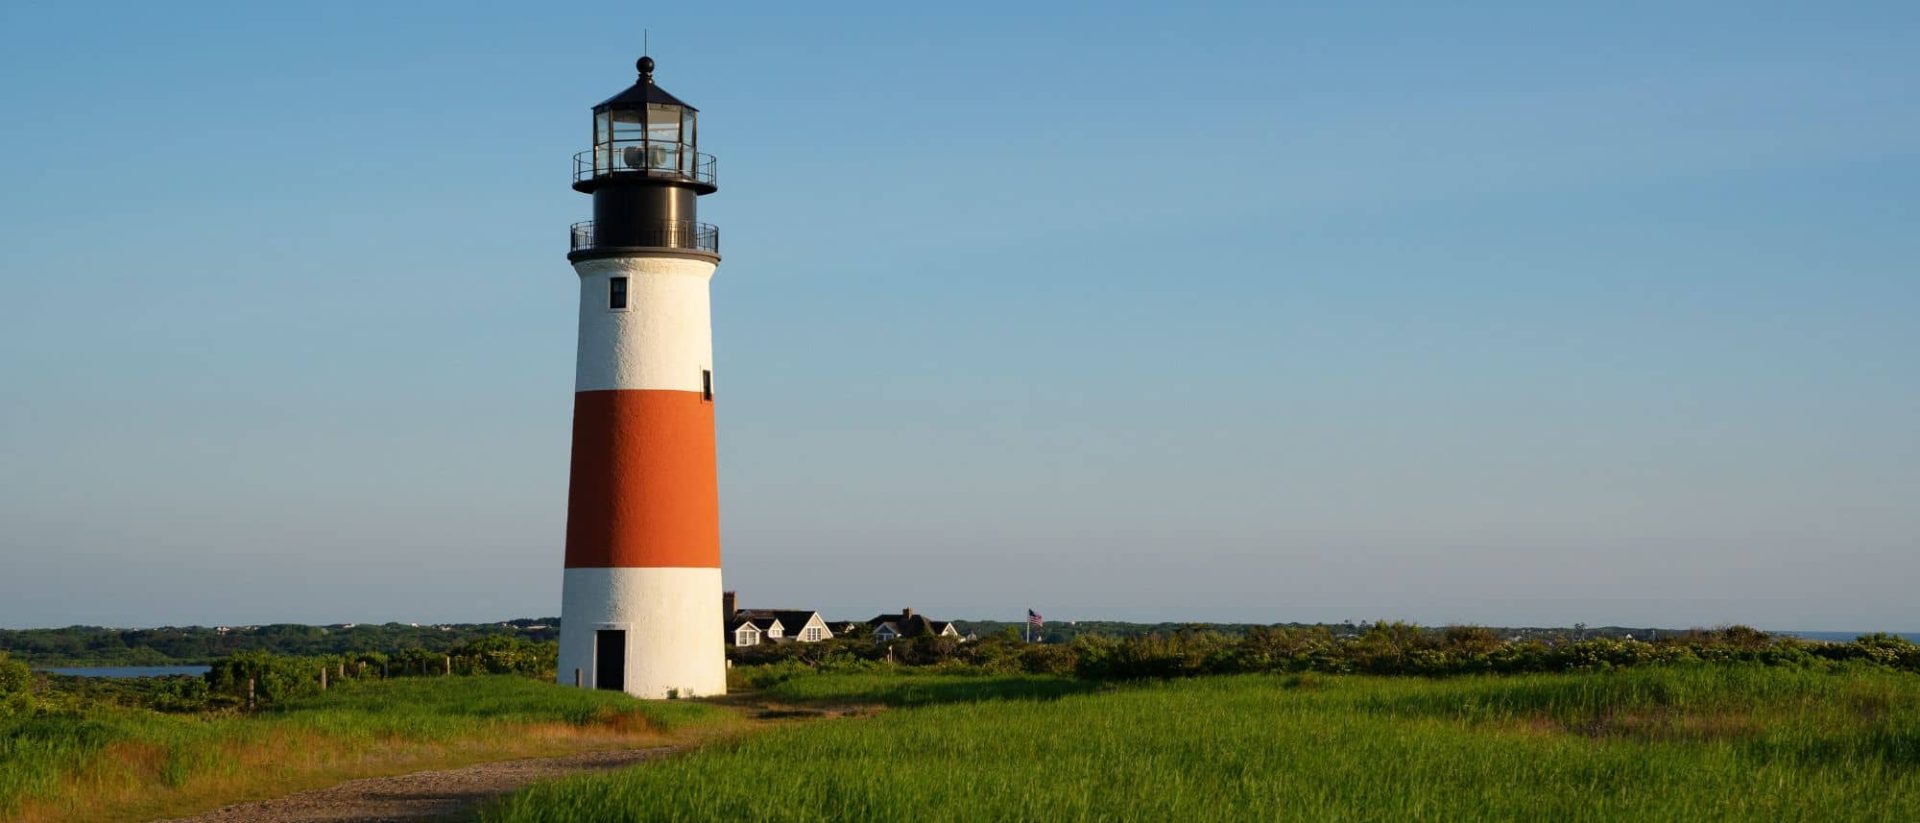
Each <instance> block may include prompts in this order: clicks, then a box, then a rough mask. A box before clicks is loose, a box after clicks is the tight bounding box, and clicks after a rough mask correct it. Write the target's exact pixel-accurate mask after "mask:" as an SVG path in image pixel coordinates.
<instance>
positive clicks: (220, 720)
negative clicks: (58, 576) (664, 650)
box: [0, 675, 733, 820]
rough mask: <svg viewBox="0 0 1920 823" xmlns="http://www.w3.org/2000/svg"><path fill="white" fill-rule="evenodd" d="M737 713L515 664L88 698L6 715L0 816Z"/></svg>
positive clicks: (174, 799)
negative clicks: (534, 674)
mask: <svg viewBox="0 0 1920 823" xmlns="http://www.w3.org/2000/svg"><path fill="white" fill-rule="evenodd" d="M732 719H733V715H732V714H731V713H730V712H727V711H725V710H723V709H719V708H716V707H712V706H704V705H699V704H693V703H647V702H643V701H639V700H634V699H632V698H629V697H627V696H626V695H624V694H618V693H613V692H602V691H583V690H580V689H572V688H564V687H560V686H556V685H554V684H551V683H545V682H540V681H535V680H531V679H528V678H524V677H516V676H510V675H497V676H487V677H453V678H412V679H405V680H392V681H375V682H346V683H342V684H340V685H339V686H337V687H336V688H335V689H333V690H332V691H329V692H326V693H324V694H321V695H315V696H312V697H308V698H301V699H296V700H292V701H289V702H287V703H286V704H284V705H281V706H277V707H275V708H273V709H271V710H267V711H262V712H260V713H258V714H255V715H235V714H229V715H220V716H207V715H200V714H164V713H160V712H155V711H151V710H147V709H139V708H127V707H117V706H107V705H84V704H83V705H78V706H73V707H69V708H66V709H59V710H52V711H41V712H37V713H34V714H31V715H27V716H22V717H12V718H4V719H0V818H6V819H14V818H15V817H20V818H23V819H34V818H44V819H60V820H66V819H74V818H86V817H92V818H94V819H128V818H137V817H138V816H140V815H144V814H155V813H163V812H177V811H183V810H190V809H193V808H198V807H206V806H209V805H219V804H221V803H226V802H234V801H237V800H243V799H250V798H257V797H268V796H274V795H279V794H285V793H288V792H292V791H297V790H299V789H303V788H311V787H314V786H319V785H326V784H328V783H330V782H335V781H337V780H342V779H348V778H351V777H359V776H366V775H371V774H382V773H392V772H397V771H410V770H414V769H416V768H421V769H424V768H436V767H443V766H447V765H454V764H458V763H462V762H472V761H475V760H481V759H492V758H495V757H502V756H522V755H533V754H542V753H548V752H554V751H562V750H568V749H573V748H579V747H582V746H591V745H596V744H607V743H613V742H620V741H630V740H632V739H634V738H638V737H644V736H648V735H652V736H657V737H660V738H662V739H663V740H664V739H666V738H668V737H671V736H672V735H674V734H675V733H677V732H682V731H687V730H690V729H692V728H694V727H698V726H702V725H713V724H722V723H728V722H731V721H732Z"/></svg>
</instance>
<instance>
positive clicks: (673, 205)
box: [567, 57, 720, 260]
mask: <svg viewBox="0 0 1920 823" xmlns="http://www.w3.org/2000/svg"><path fill="white" fill-rule="evenodd" d="M637 65H638V67H639V69H640V79H639V81H638V82H636V83H634V84H633V85H632V86H631V87H629V88H628V89H627V90H626V91H623V92H620V93H619V94H616V95H614V96H613V97H610V98H608V99H607V100H606V101H605V102H603V103H601V104H600V105H597V106H594V107H593V148H591V149H589V150H587V151H583V152H580V153H579V154H576V155H574V156H573V188H574V190H575V191H580V192H585V193H587V194H591V195H593V220H591V221H589V222H586V223H576V224H574V226H573V231H572V251H571V253H569V254H568V255H567V257H568V259H569V260H584V259H590V258H594V257H616V256H621V255H625V254H632V253H636V252H640V253H659V252H668V253H681V254H691V255H693V256H698V257H707V258H714V259H717V258H718V257H719V252H720V244H719V239H720V238H719V231H718V230H717V229H715V228H714V227H713V226H710V225H707V224H705V223H701V222H698V219H697V209H696V200H695V199H696V198H697V197H699V196H700V195H703V194H712V193H713V192H714V191H716V190H717V189H718V188H719V187H718V186H717V185H715V183H714V159H713V155H710V154H701V153H700V151H699V145H700V140H699V132H700V125H699V118H700V110H699V109H696V108H694V107H692V106H689V105H687V104H686V103H685V102H684V101H682V100H681V99H680V98H678V97H675V96H673V95H672V94H671V93H669V92H668V91H667V90H666V89H663V88H660V87H659V86H656V85H654V84H653V58H651V57H642V58H640V62H639V63H638V64H637Z"/></svg>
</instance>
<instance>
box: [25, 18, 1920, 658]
mask: <svg viewBox="0 0 1920 823" xmlns="http://www.w3.org/2000/svg"><path fill="white" fill-rule="evenodd" d="M969 11H971V12H972V14H970V15H966V16H960V15H922V14H913V13H903V12H899V11H897V10H894V9H891V8H889V7H872V8H863V9H859V10H853V9H849V10H846V12H845V13H844V14H842V15H838V16H836V15H831V14H824V13H821V12H820V11H819V10H817V9H795V8H789V7H784V6H767V7H764V8H762V9H757V10H755V11H753V12H751V13H749V12H746V11H741V12H737V13H732V14H720V13H711V12H709V11H707V10H704V9H703V10H693V9H665V8H663V9H660V10H658V12H659V13H654V12H655V10H648V12H647V15H646V16H645V17H644V18H643V17H641V16H639V12H638V11H636V10H635V9H634V8H632V7H631V6H623V5H620V4H596V3H589V4H587V5H586V6H584V7H583V6H575V7H569V9H568V12H567V13H566V14H557V13H553V12H552V11H551V10H545V9H535V8H531V7H525V8H502V7H491V6H489V7H474V6H472V5H471V4H452V3H443V2H423V3H418V4H400V5H395V6H370V5H357V4H347V5H341V6H326V7H301V8H298V9H295V8H290V7H289V8H277V7H259V6H254V5H247V4H233V5H227V6H216V7H204V6H197V7H192V8H184V9H182V8H171V7H154V6H147V5H143V4H108V5H107V6H106V7H101V6H98V5H87V6H57V5H34V6H25V5H23V4H14V5H12V6H9V7H7V8H5V9H0V46H3V48H0V104H4V105H5V107H6V109H7V110H8V111H9V112H12V113H13V115H14V116H13V118H12V119H11V120H10V124H9V128H7V129H5V130H0V188H3V189H4V190H5V191H7V193H8V196H7V197H6V198H4V199H3V200H0V279H3V280H4V284H5V287H6V288H5V296H6V304H5V309H4V317H5V322H0V626H10V627H18V626H62V625H70V624H98V625H128V626H134V625H138V626H153V625H166V624H174V625H184V624H194V623H197V624H203V625H222V624H225V625H233V624H257V623H270V622H305V623H333V622H385V621H387V620H399V621H401V622H422V623H428V622H475V621H479V620H487V619H491V620H499V619H507V618H504V617H500V616H499V615H512V614H520V615H526V616H543V615H551V614H557V613H558V612H559V610H560V607H559V591H560V582H561V542H562V538H563V534H564V519H565V510H566V494H567V489H566V483H567V459H568V442H569V440H568V438H569V431H570V426H571V407H572V400H573V396H572V392H573V383H572V381H573V367H574V364H573V357H574V342H575V341H574V331H575V330H574V324H575V301H576V299H577V296H576V293H575V289H576V287H577V286H576V280H575V276H574V274H573V272H572V271H571V269H570V268H569V266H568V264H567V262H566V260H565V258H564V255H565V252H566V246H565V245H564V243H563V241H562V239H561V238H562V236H563V234H564V231H565V229H566V227H567V226H568V224H570V223H572V222H574V221H578V220H584V219H587V218H588V217H589V216H590V215H589V206H588V200H587V198H586V197H584V196H582V195H580V194H577V193H575V192H573V191H571V190H570V189H569V188H568V184H569V182H570V177H569V176H568V170H569V165H568V159H569V157H570V156H571V155H572V154H573V153H574V152H577V151H580V150H581V149H583V148H585V147H586V143H587V140H588V134H589V121H588V109H589V107H590V106H591V105H593V104H594V103H597V102H599V101H600V100H603V99H605V98H606V97H608V96H610V95H612V94H614V93H616V92H618V91H619V90H621V89H622V88H624V87H625V86H626V85H627V84H628V83H630V82H632V80H633V61H634V59H635V58H636V57H637V56H638V54H639V49H640V37H641V35H640V32H641V29H642V27H643V26H644V27H650V28H651V30H652V35H651V37H652V52H653V56H654V57H655V58H656V59H657V60H658V62H659V69H658V74H657V77H658V80H659V83H660V84H661V85H662V86H663V87H665V88H667V89H669V90H671V91H672V92H673V93H674V94H676V95H678V96H680V97H681V98H683V99H685V100H687V101H688V102H690V103H691V104H693V105H695V106H697V107H699V108H700V109H701V127H702V128H701V144H702V145H701V148H702V150H703V151H708V152H712V153H713V154H715V155H716V156H717V157H718V158H719V182H720V191H719V192H718V193H717V194H715V195H713V196H712V197H709V198H705V199H704V200H703V201H702V204H701V211H702V219H703V220H707V221H709V222H712V223H715V224H717V225H718V226H719V227H720V232H721V251H722V254H723V255H724V260H723V262H722V263H721V265H720V269H719V273H718V275H717V277H716V278H715V280H714V286H713V324H714V344H715V359H716V362H715V377H714V382H715V386H716V395H717V406H716V413H717V417H718V427H719V430H718V438H719V471H720V484H721V488H720V501H721V502H720V507H721V518H722V522H721V538H722V543H723V553H724V562H725V571H724V574H725V582H726V586H727V588H730V589H738V590H740V591H741V592H742V595H743V597H744V602H745V603H747V604H749V605H751V604H756V603H758V604H772V605H783V606H784V605H795V606H801V607H808V608H820V609H821V610H822V611H828V612H837V611H845V612H847V613H849V614H861V613H877V612H880V611H884V610H892V609H897V608H898V607H900V606H903V605H904V606H912V607H914V608H916V609H918V610H921V611H924V612H927V613H930V614H938V615H942V616H952V617H956V618H965V619H987V618H986V616H987V615H992V614H1005V615H1009V616H1018V615H1021V614H1023V611H1022V610H1023V609H1025V608H1027V607H1029V606H1031V607H1033V608H1035V609H1037V610H1039V611H1041V612H1042V613H1044V614H1046V615H1047V616H1048V617H1049V618H1050V619H1067V618H1075V617H1078V618H1080V619H1099V618H1105V617H1111V618H1115V619H1139V620H1159V619H1174V620H1205V621H1213V622H1265V623H1271V622H1284V621H1299V622H1316V621H1325V622H1341V621H1345V620H1354V621H1361V620H1374V619H1405V620H1413V621H1417V622H1420V623H1425V624H1447V623H1477V624H1491V625H1537V626H1563V625H1571V624H1574V623H1586V624H1589V625H1594V626H1599V625H1644V626H1658V627H1676V628H1677V627H1691V626H1715V625H1724V624H1733V623H1741V624H1748V625H1754V626H1759V627H1763V628H1773V629H1788V630H1800V631H1871V630H1889V631H1910V630H1915V629H1920V607H1916V605H1915V600H1914V598H1913V595H1912V588H1913V583H1914V581H1916V580H1920V426H1916V425H1915V421H1916V420H1920V358H1916V357H1915V352H1920V323H1917V322H1915V318H1916V317H1920V274H1916V271H1920V267H1916V262H1917V261H1920V232H1916V231H1914V216H1915V213H1916V192H1917V191H1920V83H1916V82H1915V80H1916V78H1920V51H1916V50H1915V49H1913V48H1912V44H1913V42H1914V41H1915V35H1916V34H1920V25H1916V24H1917V23H1920V7H1915V6H1912V5H1910V4H1897V3H1866V4H1857V5H1848V6H1844V7H1822V8H1813V7H1795V6H1767V7H1755V6H1751V5H1747V4H1732V3H1729V4H1714V3H1708V4H1700V5H1689V6H1686V7H1679V8H1676V7H1671V6H1666V5H1651V4H1649V5H1639V6H1617V7H1615V6H1610V7H1605V8H1582V9H1568V8H1553V7H1535V6H1525V5H1520V6H1515V7H1511V8H1505V9H1486V8H1476V9H1460V8H1441V7H1429V6H1427V5H1424V4H1406V5H1401V6H1377V7H1368V8H1358V7H1346V6H1332V7H1329V6H1324V5H1300V6H1293V5H1264V4H1263V5H1260V6H1248V7H1240V6H1237V5H1220V6H1211V7H1203V8H1193V9H1181V10H1172V9H1159V8H1154V7H1151V6H1146V5H1131V4H1124V3H1122V4H1101V5H1098V6H1088V7H1086V8H1084V9H1068V8H1065V7H1035V6H1032V5H1021V6H1013V5H1007V6H994V5H988V6H978V7H970V9H969ZM582 21H602V23H604V22H605V21H616V22H617V23H618V25H612V24H600V23H597V24H596V25H594V26H586V25H583V24H582Z"/></svg>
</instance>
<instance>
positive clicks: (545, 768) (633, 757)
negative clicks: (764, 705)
mask: <svg viewBox="0 0 1920 823" xmlns="http://www.w3.org/2000/svg"><path fill="white" fill-rule="evenodd" d="M682 748H684V747H682V746H659V747H655V748H650V749H613V750H608V751H594V752H583V753H580V754H570V755H566V756H564V757H541V758H532V759H528V760H502V761H498V762H494V763H477V764H475V765H472V766H465V767H462V768H458V769H445V770H442V771H431V772H414V773H412V774H402V775H394V776H392V777H370V778H366V779H364V780H352V781H348V782H346V783H341V784H340V785H337V786H331V787H328V788H325V789H316V790H314V791H310V792H301V793H299V794H293V795H288V796H286V797H278V798H274V799H272V800H262V801H259V802H255V803H242V804H239V805H236V806H228V807H226V808H224V809H216V810H214V811H210V812H207V813H206V814H202V815H198V816H195V817H182V818H177V819H175V820H173V821H169V822H168V823H232V822H233V821H248V823H254V821H258V823H316V822H317V821H343V820H353V821H388V820H433V819H444V818H446V817H449V816H452V815H455V814H458V813H461V812H465V811H469V810H471V809H472V808H473V807H474V806H475V805H476V804H478V803H480V802H481V801H483V800H486V799H488V798H491V797H497V796H499V795H503V794H506V793H508V792H511V791H513V790H515V789H518V788H520V787H522V786H525V785H527V784H529V783H532V782H534V781H536V780H545V779H547V778H552V777H564V776H566V775H570V774H582V773H586V772H600V771H610V770H612V769H618V768H621V767H623V766H631V765H633V764H635V763H640V762H644V761H647V760H652V759H654V758H658V757H661V756H664V755H666V754H670V753H672V752H675V751H679V750H681V749H682Z"/></svg>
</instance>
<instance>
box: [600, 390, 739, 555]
mask: <svg viewBox="0 0 1920 823" xmlns="http://www.w3.org/2000/svg"><path fill="white" fill-rule="evenodd" d="M571 485H572V494H571V495H570V496H569V500H568V505H567V568H570V569H577V568H648V567H698V568H719V567H720V493H719V484H718V480H717V473H716V471H715V468H714V443H713V403H712V402H710V401H708V400H706V399H705V398H704V397H703V396H702V395H701V394H699V393H697V392H684V391H658V390H626V391H584V392H580V393H578V394H576V395H574V407H573V471H572V478H571Z"/></svg>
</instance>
